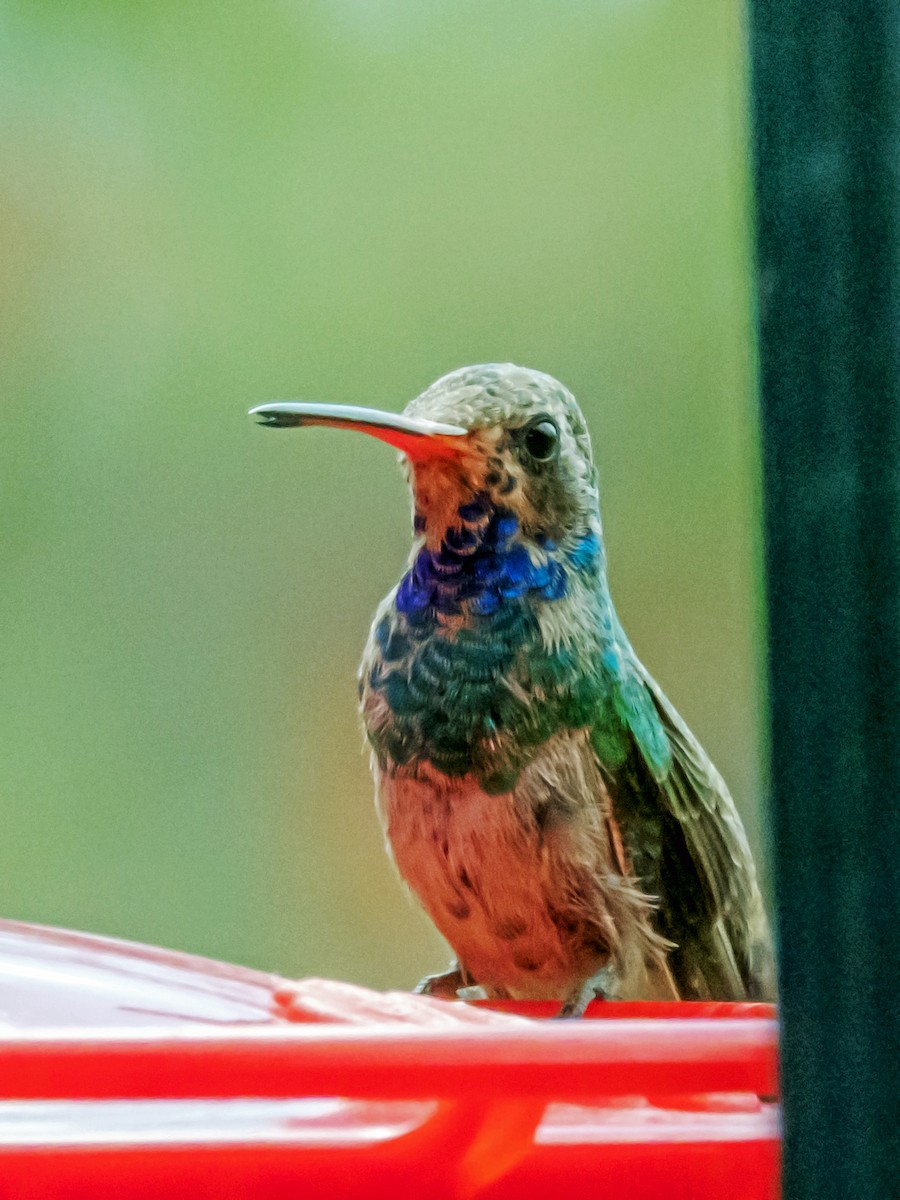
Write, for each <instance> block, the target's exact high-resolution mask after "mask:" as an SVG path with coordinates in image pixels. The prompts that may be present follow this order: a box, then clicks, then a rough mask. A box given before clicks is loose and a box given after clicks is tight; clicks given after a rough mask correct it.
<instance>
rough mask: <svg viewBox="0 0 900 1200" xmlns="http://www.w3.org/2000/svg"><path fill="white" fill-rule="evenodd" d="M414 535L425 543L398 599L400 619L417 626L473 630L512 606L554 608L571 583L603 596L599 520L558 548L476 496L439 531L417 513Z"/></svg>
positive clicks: (499, 507) (418, 545)
mask: <svg viewBox="0 0 900 1200" xmlns="http://www.w3.org/2000/svg"><path fill="white" fill-rule="evenodd" d="M415 530H416V533H417V534H418V538H419V540H418V541H417V543H416V546H415V547H414V550H413V554H412V557H411V560H410V565H409V569H408V570H407V572H406V574H405V575H404V576H403V579H402V580H401V583H400V586H399V588H398V591H397V596H396V607H397V609H398V611H399V612H401V613H402V614H404V615H405V616H406V617H407V618H408V619H409V620H411V621H413V622H416V621H423V620H424V621H428V620H430V621H432V622H433V623H434V624H436V625H437V624H440V625H450V626H453V625H456V624H460V623H462V624H473V623H478V622H479V620H480V619H483V618H487V617H491V616H493V615H494V614H496V613H498V612H500V611H501V610H503V609H504V608H508V607H509V606H510V605H514V606H515V607H517V608H520V607H521V605H522V602H525V603H534V604H537V603H541V602H542V603H546V604H551V603H554V602H556V601H559V600H562V599H563V598H564V597H566V596H567V594H568V593H569V592H570V589H571V584H572V582H573V577H581V580H583V581H587V580H588V579H589V580H591V581H592V582H593V583H594V585H595V586H596V585H597V584H600V583H602V585H603V587H604V588H605V563H604V561H603V543H602V539H601V536H600V529H599V518H598V519H597V521H596V522H595V523H591V524H588V525H587V526H586V527H585V528H584V529H583V530H580V531H576V532H574V533H573V534H572V535H570V536H569V537H568V538H567V539H566V541H565V543H564V544H563V545H559V544H557V542H555V541H554V540H553V539H552V538H550V537H547V536H544V535H542V534H540V533H538V534H535V535H528V534H526V533H525V532H524V530H523V529H522V527H521V524H520V522H519V520H518V518H517V516H516V514H515V513H514V512H513V511H512V510H511V509H507V508H504V507H503V506H502V505H498V504H496V503H495V502H493V501H492V500H491V499H490V498H489V497H487V496H485V495H475V496H474V497H472V498H471V499H468V500H466V501H464V502H463V503H461V504H459V505H458V506H457V508H456V510H455V512H454V513H453V520H452V521H450V522H447V523H442V525H441V527H439V528H437V529H435V528H434V526H433V524H431V523H429V522H428V520H427V518H425V517H424V516H423V515H422V514H421V513H417V514H416V518H415Z"/></svg>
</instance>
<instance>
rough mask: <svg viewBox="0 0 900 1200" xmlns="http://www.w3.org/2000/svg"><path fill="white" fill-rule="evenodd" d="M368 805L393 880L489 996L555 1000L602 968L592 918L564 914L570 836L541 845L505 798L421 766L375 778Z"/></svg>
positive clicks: (574, 869)
mask: <svg viewBox="0 0 900 1200" xmlns="http://www.w3.org/2000/svg"><path fill="white" fill-rule="evenodd" d="M378 807H379V813H380V815H381V819H382V822H383V825H384V829H385V833H386V836H387V840H388V843H389V846H390V849H391V853H392V856H393V858H394V861H395V862H396V865H397V868H398V870H399V872H400V874H401V875H402V876H403V878H404V879H405V880H406V882H407V883H408V884H409V886H410V887H411V888H412V890H413V891H414V892H415V893H416V895H417V896H418V898H419V900H420V902H421V903H422V905H423V907H424V908H425V910H426V911H427V912H428V914H429V916H430V917H431V919H432V920H433V921H434V923H435V925H436V926H437V928H438V929H439V930H440V932H441V933H442V934H443V936H444V937H445V938H446V939H447V941H448V942H449V943H450V945H451V946H452V947H453V949H454V951H455V952H456V954H457V956H458V958H459V960H460V963H461V965H462V966H463V967H464V968H465V970H466V971H467V972H468V974H469V976H470V977H471V978H472V979H473V980H474V981H477V982H478V983H479V984H481V985H482V986H483V987H485V988H487V989H488V992H489V993H491V994H494V995H501V996H503V995H509V996H513V997H518V998H531V999H554V998H559V997H562V996H564V995H566V994H567V992H568V990H569V989H570V988H571V987H572V983H573V980H579V979H586V978H588V977H590V976H591V975H592V974H593V973H594V972H595V971H597V970H598V969H600V968H601V967H602V966H604V965H605V963H606V962H607V960H608V958H609V944H608V941H607V940H606V939H605V938H604V936H603V934H602V932H601V931H600V926H599V924H598V922H597V921H591V920H587V921H585V920H584V919H583V918H584V914H583V913H582V912H581V910H580V908H578V909H577V911H576V910H574V909H573V895H574V894H575V892H576V891H577V885H576V884H575V880H576V878H578V877H579V872H580V871H581V869H582V864H578V863H577V862H575V860H574V858H573V857H572V851H571V849H570V848H567V847H571V845H572V844H573V843H572V839H571V836H570V833H571V831H570V830H568V829H560V830H558V831H556V832H555V834H554V838H555V841H554V840H553V839H549V838H548V836H547V834H546V831H542V830H541V829H540V828H539V827H538V824H537V823H536V822H535V820H534V816H533V813H532V812H531V811H530V810H529V808H528V806H527V805H523V804H522V803H521V801H520V800H517V798H516V796H515V795H514V794H513V793H506V794H503V795H490V794H488V793H486V792H485V791H484V790H483V789H482V788H481V787H480V786H479V784H478V782H477V780H476V779H474V778H473V777H472V776H471V775H470V776H466V777H464V778H456V779H454V778H448V777H446V776H442V775H441V774H440V773H438V772H436V771H434V770H428V769H426V770H424V771H419V772H417V773H416V775H415V776H413V775H404V774H398V775H394V776H382V777H381V778H380V779H379V780H378ZM570 858H571V859H572V861H569V859H570ZM595 878H596V876H595ZM597 908H598V906H597V905H595V904H592V905H591V913H590V916H591V917H595V916H596V917H597V918H600V917H601V916H602V911H596V910H597Z"/></svg>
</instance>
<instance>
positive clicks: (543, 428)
mask: <svg viewBox="0 0 900 1200" xmlns="http://www.w3.org/2000/svg"><path fill="white" fill-rule="evenodd" d="M523 442H524V445H525V449H526V450H527V451H528V453H529V454H530V455H531V457H532V458H533V459H534V460H535V461H536V462H549V460H550V459H551V458H553V457H554V455H555V454H556V451H557V450H558V449H559V430H558V429H557V428H556V422H555V421H551V420H550V418H549V417H542V418H541V419H540V420H539V421H535V423H534V424H533V425H529V426H528V428H527V429H526V430H525V437H524V438H523Z"/></svg>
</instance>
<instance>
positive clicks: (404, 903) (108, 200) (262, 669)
mask: <svg viewBox="0 0 900 1200" xmlns="http://www.w3.org/2000/svg"><path fill="white" fill-rule="evenodd" d="M0 46H2V50H0V55H2V61H0V108H2V114H0V116H2V120H0V154H2V171H0V239H2V253H0V269H2V288H0V356H2V373H3V377H2V392H0V395H2V420H3V430H2V450H0V454H2V464H0V469H2V476H0V487H2V491H3V498H2V522H3V535H2V590H0V628H2V639H0V647H2V679H3V685H2V699H0V705H2V711H0V748H2V754H0V803H2V806H3V807H2V812H3V820H2V837H0V913H2V914H3V915H4V916H7V917H16V918H22V919H26V920H34V921H43V922H50V923H57V924H61V925H68V926H73V927H76V928H84V929H91V930H96V931H99V932H104V933H110V934H118V935H122V936H126V937H132V938H138V939H144V940H147V941H152V942H160V943H163V944H167V945H171V946H176V947H180V948H183V949H187V950H193V951H198V952H201V953H206V954H210V955H214V956H220V957H224V958H229V959H235V960H240V961H243V962H245V963H248V964H251V965H256V966H261V967H266V968H272V969H277V970H280V971H283V972H286V973H288V974H321V975H334V976H339V977H344V978H349V979H355V980H359V981H361V982H365V983H369V984H373V985H376V986H388V985H396V986H406V985H408V984H410V983H412V982H413V981H414V980H416V979H417V978H418V976H419V975H420V974H421V973H422V972H423V971H424V970H426V969H433V968H436V967H438V966H441V965H442V964H443V962H444V960H445V948H444V947H443V946H442V944H441V943H440V940H439V939H438V937H437V935H436V934H435V933H433V932H432V930H431V929H430V926H429V925H428V923H427V921H426V920H425V918H424V917H423V916H421V915H420V914H419V913H418V911H417V910H416V909H415V907H414V905H413V903H412V902H411V901H410V900H409V899H408V898H407V896H406V895H405V894H404V892H403V890H402V889H401V887H400V886H399V884H398V882H397V881H396V879H395V877H394V875H393V872H392V869H391V867H390V866H389V864H388V862H387V860H386V858H385V856H384V853H383V849H382V845H381V835H380V831H379V828H378V825H377V821H376V818H375V815H374V812H373V807H372V798H371V792H372V789H371V783H370V779H369V774H368V764H367V758H366V755H365V754H364V753H363V752H362V748H361V747H362V737H361V733H360V727H359V724H358V719H357V714H356V706H355V670H356V663H357V659H358V657H359V654H360V651H361V648H362V644H363V641H364V638H365V634H366V630H367V628H368V623H369V619H370V615H371V613H372V611H373V610H374V608H375V605H376V603H377V601H378V600H379V598H380V597H381V596H382V594H383V593H384V592H385V591H386V590H387V589H388V588H389V587H390V586H391V584H392V583H393V582H394V580H395V579H396V578H397V576H398V574H399V572H400V570H401V567H402V564H403V562H404V560H405V557H406V553H407V549H408V544H409V528H408V523H409V517H408V504H407V498H406V495H405V489H404V486H403V483H402V481H401V478H400V476H399V474H398V471H397V468H396V465H395V463H394V461H393V458H394V456H393V453H392V452H391V451H389V450H388V449H387V448H385V447H384V446H381V445H379V444H378V443H376V442H374V441H372V442H370V441H369V440H367V439H363V438H349V437H345V436H341V435H340V434H334V433H330V432H324V431H322V432H320V431H314V432H313V433H311V434H300V433H298V434H295V435H291V434H287V435H277V436H276V435H274V434H271V433H269V432H267V431H265V430H261V429H259V428H258V427H256V426H255V425H253V424H252V423H251V422H250V421H249V420H248V419H247V418H246V416H245V412H246V409H247V407H248V406H249V405H251V404H253V403H259V402H262V401H265V400H268V399H273V398H285V397H303V398H307V399H324V400H332V401H342V402H345V403H347V402H357V403H366V404H374V405H381V406H385V407H389V408H395V409H399V408H401V407H402V406H403V405H404V404H405V403H406V401H407V400H409V399H410V398H411V397H412V396H414V395H416V394H417V393H418V392H419V391H421V390H422V389H423V388H424V387H425V386H426V385H427V384H428V383H430V382H431V381H432V380H433V379H434V378H436V377H437V376H438V375H441V374H443V373H444V372H445V371H447V370H450V369H452V368H454V367H457V366H460V365H462V364H464V363H471V362H479V361H489V360H501V361H506V360H513V361H517V362H521V363H524V364H526V365H529V366H534V367H538V368H540V369H542V370H545V371H548V372H550V373H552V374H554V375H557V376H558V377H559V378H561V379H562V380H563V381H564V382H565V383H566V384H567V385H568V386H569V387H571V388H572V390H573V391H574V392H575V393H576V395H577V396H578V397H579V398H580V399H581V401H582V404H583V406H584V408H585V410H586V412H587V415H588V419H589V421H590V423H591V426H592V429H593V433H594V440H595V447H596V454H597V457H598V459H599V462H600V467H601V471H602V477H603V504H604V513H605V520H606V529H607V535H608V543H609V551H610V560H611V575H612V583H613V589H614V593H615V595H616V597H617V601H618V606H619V609H620V612H621V614H622V617H623V620H624V622H625V624H626V627H627V628H628V629H629V632H630V633H631V636H632V639H633V641H634V642H635V645H636V647H637V649H638V651H639V653H640V654H641V655H642V657H643V658H644V660H645V662H646V663H647V664H648V665H649V667H650V668H651V670H652V671H653V672H654V674H656V676H657V677H658V678H659V679H660V681H661V682H662V683H663V685H664V686H665V687H666V689H667V691H668V692H669V694H670V695H671V696H672V698H673V699H674V700H675V702H676V704H678V705H679V707H680V708H681V709H682V711H683V713H684V715H685V716H686V717H687V718H688V720H689V721H690V722H691V724H692V725H693V727H694V728H695V730H696V732H697V733H698V735H699V736H700V737H701V739H702V740H703V742H704V743H705V745H706V746H707V748H708V749H709V750H710V752H711V753H712V754H713V756H714V758H715V759H716V760H717V762H718V764H719V766H720V768H721V769H722V771H723V773H724V774H725V775H726V777H727V779H728V780H729V782H730V783H731V786H732V788H733V790H734V792H735V793H736V796H737V798H738V800H739V803H740V805H741V808H742V810H743V812H744V815H745V817H746V819H747V822H748V825H749V828H750V833H751V838H752V839H753V841H754V843H755V844H756V846H757V848H758V846H759V835H760V819H759V814H758V804H759V799H760V793H761V790H762V789H761V779H760V753H759V744H758V743H759V707H760V697H759V687H760V684H759V672H758V653H759V642H760V622H761V606H760V600H759V579H758V554H757V539H758V513H757V444H756V428H755V419H756V418H755V411H754V404H753V344H752V336H751V312H750V301H749V295H750V280H749V274H748V270H749V268H748V257H749V256H748V243H749V233H748V199H747V165H746V161H745V160H746V146H745V142H746V128H745V125H746V116H745V96H744V92H745V65H744V41H743V30H742V26H741V11H740V5H739V4H737V3H733V2H732V0H607V2H605V3H604V2H594V3H591V2H589V0H545V2H543V3H536V2H533V0H515V2H508V3H506V2H499V0H480V2H476V0H383V2H379V0H368V2H366V0H255V2H253V3H251V2H249V0H248V2H246V3H243V4H240V3H225V4H216V3H212V2H209V3H205V4H200V3H190V2H189V0H188V2H185V0H180V2H179V3H177V4H176V3H171V2H166V0H156V2H155V3H153V4H138V3H120V4H110V3H108V2H102V0H94V2H91V0H85V2H81V3H77V4H72V3H65V2H62V0H59V2H55V3H50V2H45V3H40V2H38V0H29V2H28V3H13V2H9V3H7V4H5V5H4V6H3V9H2V12H0Z"/></svg>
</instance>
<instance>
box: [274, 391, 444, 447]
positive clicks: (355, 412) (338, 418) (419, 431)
mask: <svg viewBox="0 0 900 1200" xmlns="http://www.w3.org/2000/svg"><path fill="white" fill-rule="evenodd" d="M250 416H251V417H257V418H258V420H259V423H260V425H267V426H269V427H270V428H272V429H289V428H292V427H295V426H299V427H301V428H302V427H303V426H306V425H325V426H329V427H334V428H336V429H355V430H358V431H359V432H360V433H368V434H370V435H371V436H372V437H377V438H379V439H380V440H381V441H382V442H387V443H388V445H390V446H395V447H396V448H397V449H398V450H402V451H403V453H404V454H406V455H408V456H409V457H410V458H412V459H423V458H456V457H458V455H459V454H460V453H461V452H462V450H463V447H464V444H465V443H464V442H462V441H457V440H456V439H460V438H464V437H465V436H466V434H467V433H468V430H467V429H464V428H463V427H462V426H461V425H444V424H442V423H441V422H439V421H427V420H425V419H424V418H421V417H405V416H402V415H401V414H399V413H388V412H381V411H379V410H378V409H377V408H357V407H356V405H354V404H305V403H301V402H300V401H296V400H279V401H277V402H275V403H274V404H260V405H258V406H257V407H256V408H251V409H250Z"/></svg>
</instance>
